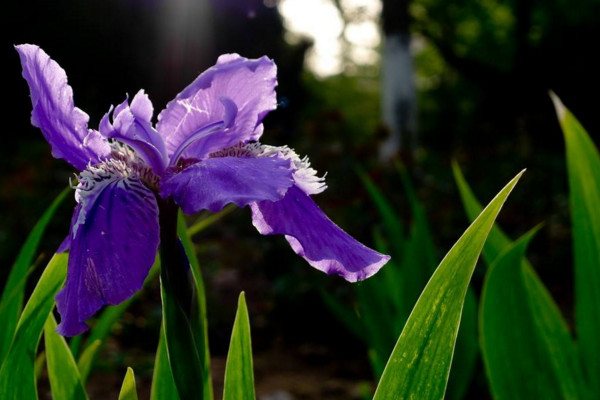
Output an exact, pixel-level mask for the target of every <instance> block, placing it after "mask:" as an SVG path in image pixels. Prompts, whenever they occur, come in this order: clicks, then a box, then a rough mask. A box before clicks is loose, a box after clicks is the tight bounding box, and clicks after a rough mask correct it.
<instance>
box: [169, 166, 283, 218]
mask: <svg viewBox="0 0 600 400" xmlns="http://www.w3.org/2000/svg"><path fill="white" fill-rule="evenodd" d="M292 184H293V180H292V169H291V165H290V161H289V160H286V159H282V158H277V157H264V158H242V157H239V158H238V157H219V158H209V159H207V160H204V161H201V162H198V163H196V164H194V165H192V166H190V167H188V168H186V169H184V170H183V171H181V172H179V173H176V174H174V175H172V176H170V177H169V178H167V179H166V180H164V181H163V183H162V184H161V192H160V195H161V196H162V197H165V198H166V197H172V198H173V199H174V200H175V203H176V204H177V205H178V206H180V207H181V208H182V209H183V211H184V212H185V213H187V214H193V213H195V212H198V211H200V210H210V211H212V212H217V211H219V210H221V209H222V208H223V207H225V206H226V205H227V204H229V203H234V204H236V205H238V206H240V207H243V206H246V205H248V204H250V203H252V202H255V201H263V200H270V201H277V200H280V199H281V198H283V196H284V195H285V192H286V191H287V189H288V188H289V187H290V186H292Z"/></svg>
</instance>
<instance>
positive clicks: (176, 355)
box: [160, 204, 212, 399]
mask: <svg viewBox="0 0 600 400" xmlns="http://www.w3.org/2000/svg"><path fill="white" fill-rule="evenodd" d="M177 211H178V210H177V208H176V206H175V205H174V204H164V205H163V207H162V208H161V213H162V215H161V218H160V219H161V221H160V223H161V238H160V242H161V243H160V258H161V268H160V286H161V298H162V311H163V322H162V327H163V329H164V333H165V338H166V346H167V354H168V358H169V365H170V367H171V372H172V374H173V378H174V380H175V386H176V387H177V392H178V393H179V397H181V398H183V399H194V398H204V399H206V398H207V397H206V396H207V394H208V395H209V396H210V395H212V392H211V391H207V388H206V385H205V379H206V376H207V375H208V371H206V370H205V368H204V366H205V363H206V359H205V350H206V349H205V343H206V337H205V331H204V329H203V326H202V325H203V323H204V321H205V315H203V314H204V313H202V309H203V308H202V305H203V301H204V299H200V298H199V295H200V296H203V295H204V288H200V289H201V290H199V286H198V281H197V280H196V279H195V276H193V278H192V279H190V274H189V272H190V269H191V270H192V274H193V275H194V274H195V272H194V271H195V269H196V267H197V266H196V267H194V266H193V265H190V264H191V263H192V262H193V261H192V260H191V257H194V254H193V252H191V253H189V254H188V255H186V252H185V249H184V245H183V243H182V241H180V239H179V238H178V237H177V232H178V228H177V225H178V222H177V220H178V219H180V218H178V216H177ZM179 225H181V224H179ZM179 230H180V231H182V233H183V234H182V233H181V232H180V233H179V234H180V235H181V236H182V238H184V239H185V236H186V235H187V233H186V232H185V229H182V228H181V227H180V228H179ZM204 307H205V305H204ZM204 309H205V308H204Z"/></svg>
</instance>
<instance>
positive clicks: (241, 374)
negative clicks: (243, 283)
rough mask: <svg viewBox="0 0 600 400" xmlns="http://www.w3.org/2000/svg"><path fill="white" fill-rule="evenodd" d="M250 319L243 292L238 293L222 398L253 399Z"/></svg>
mask: <svg viewBox="0 0 600 400" xmlns="http://www.w3.org/2000/svg"><path fill="white" fill-rule="evenodd" d="M254 398H255V395H254V372H253V368H252V343H251V340H250V319H249V318H248V308H247V307H246V299H245V296H244V292H242V293H240V297H239V300H238V308H237V313H236V314H235V322H234V323H233V331H232V332H231V343H230V344H229V353H228V354H227V364H226V366H225V383H224V386H223V400H254Z"/></svg>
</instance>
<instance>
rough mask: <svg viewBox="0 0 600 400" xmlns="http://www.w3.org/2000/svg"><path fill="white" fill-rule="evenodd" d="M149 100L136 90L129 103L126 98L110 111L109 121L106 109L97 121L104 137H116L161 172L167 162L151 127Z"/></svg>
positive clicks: (165, 154)
mask: <svg viewBox="0 0 600 400" xmlns="http://www.w3.org/2000/svg"><path fill="white" fill-rule="evenodd" d="M152 112H153V108H152V103H151V102H150V99H149V98H148V95H146V93H144V91H143V90H140V91H139V92H138V93H137V94H136V95H135V97H134V98H133V100H132V101H131V105H129V104H128V102H127V100H125V102H123V103H121V104H120V105H119V106H117V108H115V110H114V111H113V119H114V121H113V123H112V124H111V123H110V121H109V119H110V118H109V114H110V111H109V112H108V113H107V114H106V115H105V116H104V117H103V118H102V121H100V132H101V133H102V134H103V135H104V136H105V137H107V138H111V139H117V140H119V141H121V142H123V143H126V144H127V145H129V146H131V147H132V148H133V149H135V150H136V151H137V153H138V155H139V156H140V157H142V158H143V159H144V160H145V161H146V162H147V163H148V165H150V166H151V167H152V169H153V170H154V172H156V173H157V174H161V173H162V172H163V171H164V170H165V168H166V166H167V153H166V150H165V144H164V142H163V140H162V138H161V137H160V135H159V134H158V132H157V131H156V130H155V129H154V128H153V127H152V121H151V120H152Z"/></svg>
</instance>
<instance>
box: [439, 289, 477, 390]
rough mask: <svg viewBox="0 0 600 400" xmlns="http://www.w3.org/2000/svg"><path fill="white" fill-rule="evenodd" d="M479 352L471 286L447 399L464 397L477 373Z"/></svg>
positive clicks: (474, 298) (475, 301)
mask: <svg viewBox="0 0 600 400" xmlns="http://www.w3.org/2000/svg"><path fill="white" fill-rule="evenodd" d="M478 353H479V346H478V345H477V299H476V297H475V293H474V292H473V290H472V288H470V287H469V289H468V290H467V295H466V297H465V304H464V306H463V312H462V317H461V318H460V326H459V328H458V336H457V337H456V348H455V350H454V356H453V357H452V366H451V368H450V377H449V378H448V389H447V391H446V399H448V400H459V399H464V397H465V394H466V393H467V391H468V390H469V384H470V383H471V380H472V379H473V375H474V373H475V366H476V364H477V354H478Z"/></svg>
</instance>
